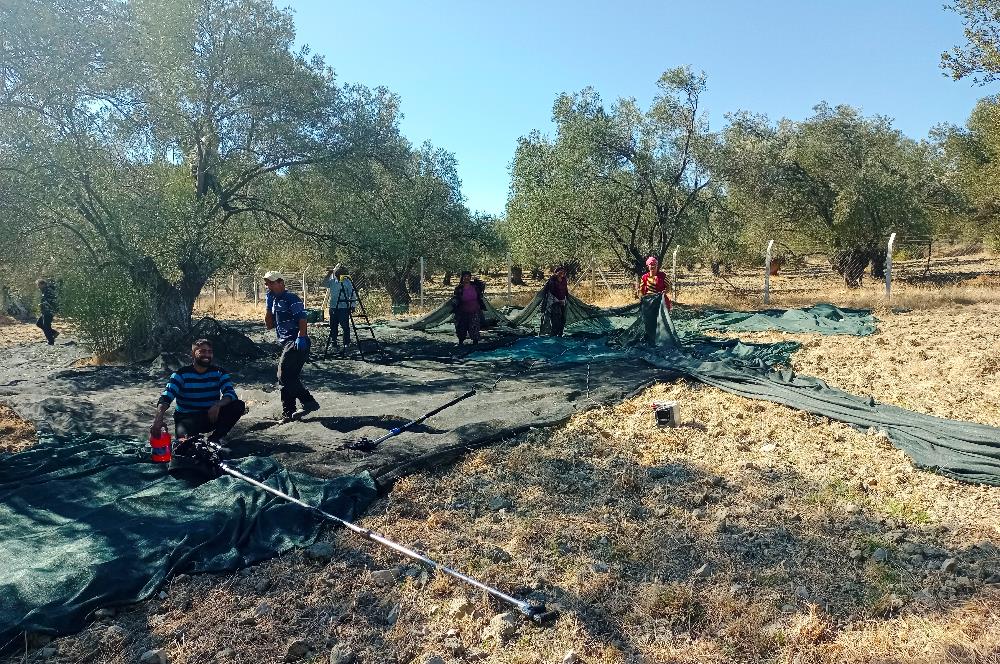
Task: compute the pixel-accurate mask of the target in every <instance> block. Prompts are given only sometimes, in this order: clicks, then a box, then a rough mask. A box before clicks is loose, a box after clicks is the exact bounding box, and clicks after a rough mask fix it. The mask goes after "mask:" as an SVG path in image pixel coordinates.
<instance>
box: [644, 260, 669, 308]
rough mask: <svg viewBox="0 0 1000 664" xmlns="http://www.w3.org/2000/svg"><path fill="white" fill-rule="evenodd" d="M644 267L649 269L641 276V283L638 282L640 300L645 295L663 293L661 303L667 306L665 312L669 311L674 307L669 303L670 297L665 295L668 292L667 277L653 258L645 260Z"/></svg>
mask: <svg viewBox="0 0 1000 664" xmlns="http://www.w3.org/2000/svg"><path fill="white" fill-rule="evenodd" d="M646 267H647V268H649V271H648V272H646V274H644V275H642V281H640V282H639V288H638V295H639V297H640V298H642V297H645V296H646V295H656V294H658V293H663V301H664V302H665V303H666V305H667V311H669V310H670V309H671V308H672V307H673V306H674V303H673V302H671V301H670V296H669V295H667V291H669V290H670V282H669V281H667V275H666V274H664V273H663V271H662V270H661V269H660V266H659V262H658V261H657V260H656V258H655V257H653V256H650V257H649V258H647V259H646Z"/></svg>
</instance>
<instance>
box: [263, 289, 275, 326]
mask: <svg viewBox="0 0 1000 664" xmlns="http://www.w3.org/2000/svg"><path fill="white" fill-rule="evenodd" d="M273 303H274V296H273V295H271V292H270V291H268V293H267V297H266V298H265V300H264V308H265V311H264V327H266V328H267V329H269V330H273V329H274V313H273V312H272V311H271V305H272V304H273Z"/></svg>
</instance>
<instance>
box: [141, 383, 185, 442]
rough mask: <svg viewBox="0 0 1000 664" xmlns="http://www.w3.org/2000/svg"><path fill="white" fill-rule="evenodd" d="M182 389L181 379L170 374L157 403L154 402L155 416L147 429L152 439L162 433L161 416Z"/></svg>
mask: <svg viewBox="0 0 1000 664" xmlns="http://www.w3.org/2000/svg"><path fill="white" fill-rule="evenodd" d="M183 387H184V383H183V382H182V381H181V377H180V376H179V375H178V374H177V372H174V373H172V374H170V380H168V381H167V387H166V388H165V389H164V390H163V393H162V394H160V399H159V401H157V402H156V415H155V416H154V417H153V424H152V425H150V427H149V434H150V436H152V437H153V438H156V437H158V436H159V435H160V433H162V432H163V416H164V415H166V413H167V410H168V409H169V408H170V404H171V403H172V402H173V400H174V399H176V398H177V395H178V394H180V392H181V390H182V389H183Z"/></svg>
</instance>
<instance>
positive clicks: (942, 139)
mask: <svg viewBox="0 0 1000 664" xmlns="http://www.w3.org/2000/svg"><path fill="white" fill-rule="evenodd" d="M936 137H937V140H938V144H939V146H940V150H941V159H940V161H941V163H942V168H943V170H944V173H945V176H946V177H948V178H950V180H951V181H952V182H954V183H955V185H956V187H957V189H958V190H959V191H960V192H961V194H962V195H963V196H964V200H965V201H966V202H967V204H968V207H969V210H968V212H969V214H966V215H961V216H955V217H952V218H948V219H946V220H944V222H945V223H942V224H941V226H942V227H941V228H940V232H939V234H941V235H945V236H946V237H950V238H956V239H970V238H971V239H978V238H983V239H986V240H987V241H988V242H989V243H990V244H991V245H993V246H994V247H995V248H1000V100H998V99H997V98H996V97H987V98H985V99H981V100H980V101H979V103H978V104H976V107H975V108H974V109H973V110H972V113H971V114H970V115H969V119H968V121H967V122H966V126H965V128H959V127H953V126H942V127H938V128H937V130H936Z"/></svg>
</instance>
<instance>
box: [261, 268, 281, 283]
mask: <svg viewBox="0 0 1000 664" xmlns="http://www.w3.org/2000/svg"><path fill="white" fill-rule="evenodd" d="M284 280H285V278H284V277H283V276H282V275H281V273H280V272H275V271H273V270H272V271H270V272H265V273H264V281H284Z"/></svg>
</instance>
